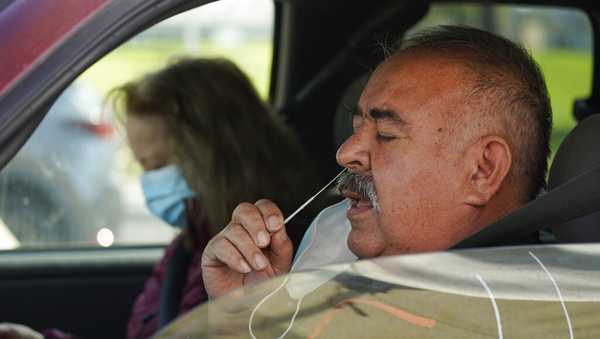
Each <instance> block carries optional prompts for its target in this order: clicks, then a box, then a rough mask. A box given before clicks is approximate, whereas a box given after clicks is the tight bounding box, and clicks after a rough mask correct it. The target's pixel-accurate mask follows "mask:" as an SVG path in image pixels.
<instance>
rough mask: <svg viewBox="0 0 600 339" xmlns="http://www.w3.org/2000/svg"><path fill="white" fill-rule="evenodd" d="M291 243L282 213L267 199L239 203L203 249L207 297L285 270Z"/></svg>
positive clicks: (290, 253) (291, 246) (203, 274)
mask: <svg viewBox="0 0 600 339" xmlns="http://www.w3.org/2000/svg"><path fill="white" fill-rule="evenodd" d="M292 254H293V245H292V242H291V241H290V239H289V238H288V236H287V233H286V231H285V226H284V225H283V214H282V213H281V211H280V210H279V208H278V207H277V206H276V205H275V204H274V203H273V202H271V201H269V200H264V199H263V200H259V201H257V202H256V203H255V204H254V205H252V204H250V203H241V204H239V205H238V206H237V207H236V209H235V210H234V211H233V215H232V217H231V222H229V224H228V225H227V227H225V229H223V231H221V232H220V233H219V234H217V235H216V236H215V237H214V238H213V239H212V240H211V241H210V242H209V243H208V245H207V246H206V248H205V249H204V254H203V255H202V277H203V279H204V287H205V288H206V292H207V294H208V296H209V298H216V297H219V296H221V295H223V294H226V293H227V292H229V291H231V290H233V289H236V288H238V287H241V286H244V285H246V284H251V283H256V282H259V281H263V280H266V279H268V278H271V277H274V276H276V275H279V274H282V273H287V272H288V271H289V269H290V265H291V263H292Z"/></svg>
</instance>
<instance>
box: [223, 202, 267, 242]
mask: <svg viewBox="0 0 600 339" xmlns="http://www.w3.org/2000/svg"><path fill="white" fill-rule="evenodd" d="M231 222H232V223H236V224H241V225H242V226H243V227H244V229H246V231H247V232H248V234H250V237H251V238H252V241H253V242H254V243H255V244H256V246H258V247H260V248H265V247H267V246H269V243H270V241H271V239H270V236H269V233H268V231H267V228H266V225H265V220H264V219H263V215H262V214H261V212H260V211H259V209H258V208H257V207H256V206H255V205H253V204H250V203H247V202H244V203H241V204H239V205H238V206H237V207H236V208H235V210H234V211H233V215H232V220H231Z"/></svg>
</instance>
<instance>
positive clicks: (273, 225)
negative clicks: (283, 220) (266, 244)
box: [267, 215, 279, 230]
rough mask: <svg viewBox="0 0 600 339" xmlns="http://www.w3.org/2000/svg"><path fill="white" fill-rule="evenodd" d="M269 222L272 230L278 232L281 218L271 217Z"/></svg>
mask: <svg viewBox="0 0 600 339" xmlns="http://www.w3.org/2000/svg"><path fill="white" fill-rule="evenodd" d="M267 222H268V223H269V229H270V230H276V229H277V228H278V227H279V218H278V217H276V216H274V215H272V216H270V217H269V220H267Z"/></svg>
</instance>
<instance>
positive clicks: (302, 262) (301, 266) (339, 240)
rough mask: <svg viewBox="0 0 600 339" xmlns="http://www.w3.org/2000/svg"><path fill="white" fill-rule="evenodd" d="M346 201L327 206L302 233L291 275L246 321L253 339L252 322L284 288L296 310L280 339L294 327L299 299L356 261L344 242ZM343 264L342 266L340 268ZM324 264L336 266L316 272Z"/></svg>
mask: <svg viewBox="0 0 600 339" xmlns="http://www.w3.org/2000/svg"><path fill="white" fill-rule="evenodd" d="M349 207H350V202H349V201H348V200H347V199H345V200H344V201H342V202H339V203H337V204H335V205H333V206H330V207H328V208H326V209H324V210H323V211H321V213H319V215H318V216H317V217H316V218H315V220H313V222H312V223H311V225H310V227H309V228H308V230H307V231H306V235H305V239H303V242H307V245H306V247H305V248H304V249H302V248H300V250H301V251H302V252H301V253H298V254H297V256H296V259H295V261H294V265H293V266H292V268H291V270H290V272H291V274H290V275H288V277H287V278H286V279H285V280H284V281H283V283H282V284H281V285H280V286H279V287H278V288H277V289H275V290H274V291H273V292H271V293H270V294H268V295H267V296H266V297H264V298H263V299H262V300H261V301H260V302H259V303H258V304H257V305H256V307H255V308H254V310H253V311H252V314H251V315H250V319H249V321H248V330H249V332H250V336H251V337H252V338H253V339H256V336H255V335H254V332H253V330H252V321H253V318H254V315H255V313H256V311H257V310H258V309H259V308H260V306H261V305H262V304H263V303H264V302H265V301H266V300H267V299H269V298H270V297H271V296H272V295H274V294H275V293H277V292H278V291H279V290H280V289H281V288H282V287H283V286H285V288H286V290H287V292H288V294H289V296H290V297H291V298H293V299H295V300H296V311H295V312H294V314H293V316H292V318H291V319H290V323H289V326H288V328H287V329H286V330H285V331H284V332H283V333H282V334H281V335H280V336H279V337H278V338H283V337H285V336H286V334H287V333H288V332H289V331H290V329H291V328H292V326H293V325H294V319H295V318H296V316H297V315H298V312H299V310H300V305H301V303H302V298H304V297H305V296H306V295H307V294H309V293H311V292H312V291H314V290H316V289H317V288H319V287H320V286H321V285H323V284H324V283H326V282H328V281H329V280H331V279H333V278H334V277H335V276H336V275H338V274H339V273H341V272H343V271H345V269H346V268H347V267H348V266H349V265H350V264H352V262H354V261H356V260H357V259H358V257H357V256H356V255H355V254H354V253H352V252H351V251H350V249H349V248H348V244H347V241H346V239H347V238H348V233H350V229H351V227H350V221H348V218H346V211H347V210H348V208H349ZM340 264H344V265H340ZM326 265H336V266H335V269H327V270H318V268H320V267H322V266H326Z"/></svg>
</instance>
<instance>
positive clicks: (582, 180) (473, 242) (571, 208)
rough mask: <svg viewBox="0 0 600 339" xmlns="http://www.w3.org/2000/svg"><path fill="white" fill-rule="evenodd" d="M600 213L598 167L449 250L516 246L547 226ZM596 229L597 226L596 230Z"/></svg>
mask: <svg viewBox="0 0 600 339" xmlns="http://www.w3.org/2000/svg"><path fill="white" fill-rule="evenodd" d="M597 211H600V166H597V167H594V168H592V169H590V170H588V171H586V172H583V173H582V174H580V175H578V176H576V177H574V178H573V179H571V180H569V181H567V182H565V183H564V184H562V185H560V186H558V187H556V188H555V189H553V190H551V191H549V192H547V193H545V194H543V195H541V196H539V197H538V198H536V199H535V200H532V201H531V202H529V203H528V204H527V205H525V206H523V207H522V208H520V209H517V210H516V211H514V212H512V213H510V214H508V215H507V216H505V217H503V218H502V219H500V220H498V221H496V222H494V223H492V224H491V225H489V226H487V227H486V228H484V229H482V230H481V231H479V232H478V233H475V234H474V235H472V236H470V237H469V238H467V239H465V240H463V241H461V242H459V243H458V244H457V245H455V246H454V247H453V249H459V248H474V247H488V246H499V245H506V244H507V243H508V244H510V243H518V242H519V240H520V239H523V238H525V237H527V236H529V235H531V234H532V233H534V232H537V231H540V230H542V229H544V228H547V227H548V226H550V225H554V224H562V223H564V222H567V221H570V220H573V219H576V218H579V217H582V216H585V215H588V214H591V213H594V212H597ZM599 227H600V226H599Z"/></svg>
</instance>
